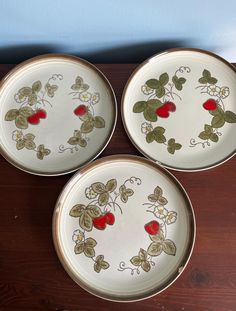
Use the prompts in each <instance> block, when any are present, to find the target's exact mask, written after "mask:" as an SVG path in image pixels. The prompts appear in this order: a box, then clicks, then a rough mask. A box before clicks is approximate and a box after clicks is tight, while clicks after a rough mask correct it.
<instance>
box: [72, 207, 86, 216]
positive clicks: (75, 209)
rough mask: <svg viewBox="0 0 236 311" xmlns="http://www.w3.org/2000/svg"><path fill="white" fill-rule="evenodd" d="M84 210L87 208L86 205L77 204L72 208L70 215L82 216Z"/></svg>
mask: <svg viewBox="0 0 236 311" xmlns="http://www.w3.org/2000/svg"><path fill="white" fill-rule="evenodd" d="M84 210H85V205H83V204H76V205H75V206H73V207H72V209H71V210H70V213H69V215H70V216H72V217H80V216H81V215H82V214H83V212H84Z"/></svg>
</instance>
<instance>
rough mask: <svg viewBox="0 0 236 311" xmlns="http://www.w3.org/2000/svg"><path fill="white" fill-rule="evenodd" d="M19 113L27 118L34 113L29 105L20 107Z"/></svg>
mask: <svg viewBox="0 0 236 311" xmlns="http://www.w3.org/2000/svg"><path fill="white" fill-rule="evenodd" d="M19 113H20V114H21V115H22V116H24V117H26V118H28V117H29V116H31V115H32V114H33V113H34V110H33V109H32V108H31V107H28V106H25V107H22V108H20V110H19Z"/></svg>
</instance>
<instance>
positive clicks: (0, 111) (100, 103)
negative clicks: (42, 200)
mask: <svg viewBox="0 0 236 311" xmlns="http://www.w3.org/2000/svg"><path fill="white" fill-rule="evenodd" d="M0 101H1V105H0V118H1V119H0V151H1V153H2V155H3V156H4V157H5V158H6V159H7V160H8V161H9V162H11V163H12V164H13V165H15V166H16V167H18V168H20V169H22V170H24V171H27V172H29V173H33V174H38V175H48V176H50V175H60V174H65V173H69V172H71V171H74V170H76V169H78V168H80V167H81V166H83V165H84V164H86V163H88V162H90V161H91V160H93V159H94V158H95V157H97V156H98V155H99V154H100V153H101V152H102V150H103V149H104V148H105V147H106V145H107V143H108V142H109V140H110V138H111V136H112V134H113V131H114V128H115V124H116V117H117V108H116V99H115V95H114V92H113V90H112V88H111V85H110V84H109V82H108V80H107V79H106V78H105V76H104V75H103V74H102V73H101V72H100V71H99V70H98V69H97V68H96V67H95V66H93V65H92V64H90V63H88V62H87V61H85V60H82V59H80V58H78V57H74V56H66V55H57V54H55V55H54V54H52V55H43V56H40V57H36V58H33V59H30V60H28V61H26V62H24V63H22V64H20V65H18V66H16V67H15V68H14V69H13V70H12V71H10V73H9V74H8V75H7V76H6V77H5V78H4V79H3V80H2V82H1V85H0Z"/></svg>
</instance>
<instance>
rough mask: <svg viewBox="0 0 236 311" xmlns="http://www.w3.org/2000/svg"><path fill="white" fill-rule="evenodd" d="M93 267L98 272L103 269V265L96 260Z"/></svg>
mask: <svg viewBox="0 0 236 311" xmlns="http://www.w3.org/2000/svg"><path fill="white" fill-rule="evenodd" d="M93 268H94V271H95V272H97V273H99V272H100V271H101V269H102V267H101V265H100V264H98V263H96V262H95V263H94V266H93Z"/></svg>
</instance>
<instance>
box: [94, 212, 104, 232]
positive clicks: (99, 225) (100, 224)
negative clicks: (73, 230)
mask: <svg viewBox="0 0 236 311" xmlns="http://www.w3.org/2000/svg"><path fill="white" fill-rule="evenodd" d="M93 225H94V227H95V228H96V229H98V230H104V229H105V228H106V215H102V216H99V217H97V218H94V219H93Z"/></svg>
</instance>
